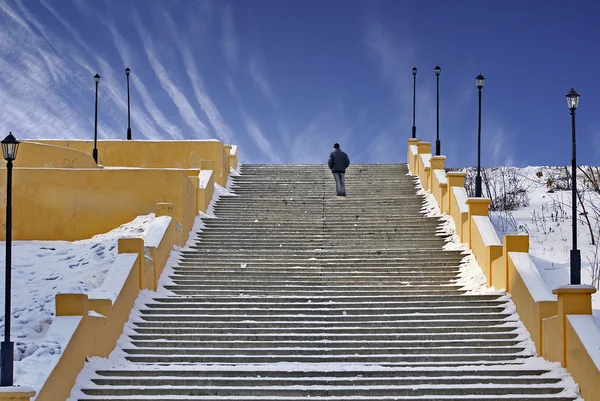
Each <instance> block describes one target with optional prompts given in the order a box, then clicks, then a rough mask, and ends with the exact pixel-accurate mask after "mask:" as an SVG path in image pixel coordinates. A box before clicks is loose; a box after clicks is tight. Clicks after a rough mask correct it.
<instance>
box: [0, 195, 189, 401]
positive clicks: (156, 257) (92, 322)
mask: <svg viewBox="0 0 600 401" xmlns="http://www.w3.org/2000/svg"><path fill="white" fill-rule="evenodd" d="M172 211H173V205H170V204H157V205H156V214H157V216H159V217H160V216H161V215H165V213H167V214H168V213H171V212H172ZM177 227H181V224H179V222H177V221H176V220H175V219H172V220H171V224H170V225H169V227H168V228H167V229H166V230H165V232H164V235H163V236H162V239H161V240H160V241H159V245H158V247H152V249H151V250H150V252H148V251H149V250H148V249H145V248H144V240H143V239H142V238H121V239H119V251H118V252H119V254H123V253H129V254H135V255H137V257H136V258H135V259H134V262H133V264H132V265H131V266H130V267H129V269H130V270H129V275H128V276H127V279H126V280H125V283H124V285H123V287H122V288H121V291H120V293H119V294H118V297H117V299H116V301H115V302H114V304H113V303H112V302H111V301H110V300H107V299H91V298H88V296H87V295H86V294H59V295H57V296H56V316H57V319H60V317H61V316H82V320H81V322H80V323H79V326H78V327H77V329H76V330H75V333H74V334H73V337H71V339H70V341H69V343H68V345H67V347H66V348H65V349H64V351H63V354H62V355H61V357H60V359H59V361H58V363H57V365H56V367H55V368H54V369H53V371H52V372H51V374H50V376H49V377H48V378H47V379H46V382H45V383H44V385H43V387H42V389H41V390H40V392H39V395H38V397H37V398H36V400H37V401H64V400H66V399H67V398H68V397H69V395H70V392H71V389H72V388H73V385H74V384H75V380H76V378H77V375H78V374H79V372H80V371H81V369H82V368H83V365H84V363H85V361H86V359H87V358H88V357H91V356H99V357H103V358H106V357H108V355H109V354H110V353H111V352H112V350H113V349H114V347H115V345H116V343H117V340H118V338H119V337H120V336H121V334H122V332H123V327H124V325H125V323H126V322H127V320H128V319H129V315H130V313H131V309H132V307H133V305H134V302H135V300H136V299H137V297H138V294H139V291H140V289H146V288H148V289H154V288H156V287H157V283H158V278H159V276H160V273H158V274H157V273H155V272H162V271H163V269H164V267H165V264H166V261H167V259H168V256H169V254H170V253H171V250H172V249H173V246H174V245H176V244H177V241H178V238H179V236H180V234H179V233H178V232H177V230H178V229H177ZM188 234H189V231H188V232H186V233H184V236H185V237H187V235H188ZM146 253H149V254H150V256H151V260H150V261H148V257H147V256H148V255H146ZM140 269H143V271H140ZM91 310H94V311H96V312H98V313H101V314H103V315H104V317H97V316H90V315H89V311H91ZM0 394H1V393H0ZM26 399H29V398H26ZM0 400H1V401H4V400H5V398H2V396H1V395H0Z"/></svg>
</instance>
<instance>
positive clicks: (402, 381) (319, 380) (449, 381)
mask: <svg viewBox="0 0 600 401" xmlns="http://www.w3.org/2000/svg"><path fill="white" fill-rule="evenodd" d="M182 373H183V372H182ZM361 373H362V372H361ZM238 374H240V376H242V377H243V372H238ZM447 374H448V377H410V378H407V377H394V378H380V377H373V378H365V377H364V376H362V374H359V375H356V376H350V375H348V376H349V377H346V378H342V377H339V378H332V377H313V378H304V377H296V378H278V377H273V378H268V379H267V378H265V377H264V376H258V377H255V376H253V377H249V378H236V377H214V376H209V377H196V378H193V377H181V376H175V377H173V376H171V374H170V373H168V372H167V373H165V376H166V377H156V376H154V377H150V378H148V377H144V376H141V375H139V374H133V372H132V374H131V377H122V376H118V377H112V375H109V376H108V377H96V378H93V379H92V382H93V383H94V384H96V385H98V386H138V387H156V386H192V387H200V386H236V387H237V386H242V387H248V386H254V385H255V384H256V379H257V378H259V379H260V380H261V381H263V382H264V384H265V386H382V385H386V386H408V385H413V386H419V385H429V386H431V385H448V386H451V385H455V386H461V385H472V384H488V385H489V384H518V385H538V384H554V383H558V382H560V381H561V379H560V378H558V377H537V376H532V377H527V376H521V377H501V376H500V377H494V376H473V377H462V376H458V375H456V372H447Z"/></svg>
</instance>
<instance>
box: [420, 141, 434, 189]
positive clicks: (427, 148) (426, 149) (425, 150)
mask: <svg viewBox="0 0 600 401" xmlns="http://www.w3.org/2000/svg"><path fill="white" fill-rule="evenodd" d="M417 150H418V152H419V154H418V155H417V171H418V172H419V178H420V179H421V185H422V186H423V189H424V190H425V191H427V190H429V182H430V180H429V172H430V171H431V168H430V165H429V162H428V163H427V165H425V164H424V162H423V156H425V157H429V156H431V154H430V153H431V142H419V143H418V144H417Z"/></svg>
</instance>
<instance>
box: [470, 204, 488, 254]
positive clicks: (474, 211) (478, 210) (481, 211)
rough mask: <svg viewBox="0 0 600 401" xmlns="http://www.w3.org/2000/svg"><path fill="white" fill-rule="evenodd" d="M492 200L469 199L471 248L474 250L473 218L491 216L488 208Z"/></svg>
mask: <svg viewBox="0 0 600 401" xmlns="http://www.w3.org/2000/svg"><path fill="white" fill-rule="evenodd" d="M491 201H492V200H491V199H488V198H469V199H467V205H468V206H469V224H468V226H469V236H468V238H469V248H471V249H473V241H472V238H471V233H472V232H473V219H472V217H473V216H489V214H488V208H489V205H490V202H491Z"/></svg>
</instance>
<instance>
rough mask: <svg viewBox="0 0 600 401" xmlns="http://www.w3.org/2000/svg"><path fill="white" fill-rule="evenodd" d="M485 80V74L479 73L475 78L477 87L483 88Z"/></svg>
mask: <svg viewBox="0 0 600 401" xmlns="http://www.w3.org/2000/svg"><path fill="white" fill-rule="evenodd" d="M484 81H485V78H484V77H483V75H481V74H479V75H477V78H475V83H476V84H477V89H481V88H483V82H484Z"/></svg>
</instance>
